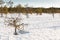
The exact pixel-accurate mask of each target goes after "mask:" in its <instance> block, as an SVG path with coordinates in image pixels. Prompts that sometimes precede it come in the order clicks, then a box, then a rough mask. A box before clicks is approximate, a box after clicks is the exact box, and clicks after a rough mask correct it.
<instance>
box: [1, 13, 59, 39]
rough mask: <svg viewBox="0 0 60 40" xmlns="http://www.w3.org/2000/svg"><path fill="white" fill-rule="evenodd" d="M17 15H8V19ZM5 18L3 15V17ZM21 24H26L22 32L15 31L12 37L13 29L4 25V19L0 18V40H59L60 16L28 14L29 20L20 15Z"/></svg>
mask: <svg viewBox="0 0 60 40" xmlns="http://www.w3.org/2000/svg"><path fill="white" fill-rule="evenodd" d="M17 15H18V14H12V15H11V14H8V17H11V16H12V17H17ZM4 16H5V15H4ZM20 17H21V18H22V19H23V20H22V23H26V24H28V26H25V27H24V30H20V31H17V32H18V34H19V35H14V34H13V33H14V27H10V26H9V27H7V26H5V25H4V23H3V22H4V19H5V18H0V40H60V14H59V13H57V14H55V17H54V18H53V16H52V14H45V13H43V14H42V15H36V14H32V15H31V14H29V18H26V16H25V15H23V14H20Z"/></svg>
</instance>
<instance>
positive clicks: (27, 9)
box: [25, 4, 29, 18]
mask: <svg viewBox="0 0 60 40" xmlns="http://www.w3.org/2000/svg"><path fill="white" fill-rule="evenodd" d="M27 6H28V4H26V5H25V7H26V17H27V18H29V15H28V13H29V12H28V11H29V8H28V7H27Z"/></svg>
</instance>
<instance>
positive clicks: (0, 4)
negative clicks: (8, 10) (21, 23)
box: [0, 0, 5, 17]
mask: <svg viewBox="0 0 60 40" xmlns="http://www.w3.org/2000/svg"><path fill="white" fill-rule="evenodd" d="M4 3H5V2H4V1H3V0H0V7H1V9H0V10H1V12H0V14H1V17H3V13H2V12H3V8H2V5H3V4H4Z"/></svg>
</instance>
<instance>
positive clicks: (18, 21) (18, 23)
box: [5, 17, 27, 35]
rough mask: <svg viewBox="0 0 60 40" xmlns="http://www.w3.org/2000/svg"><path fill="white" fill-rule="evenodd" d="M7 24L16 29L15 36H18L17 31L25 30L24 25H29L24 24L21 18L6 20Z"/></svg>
mask: <svg viewBox="0 0 60 40" xmlns="http://www.w3.org/2000/svg"><path fill="white" fill-rule="evenodd" d="M5 24H6V25H8V26H12V27H14V28H15V30H14V31H15V32H14V35H18V33H17V29H18V30H24V25H27V24H24V23H22V22H21V18H18V17H17V18H7V20H5Z"/></svg>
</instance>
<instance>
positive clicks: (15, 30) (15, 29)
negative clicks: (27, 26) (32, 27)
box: [14, 27, 18, 35]
mask: <svg viewBox="0 0 60 40" xmlns="http://www.w3.org/2000/svg"><path fill="white" fill-rule="evenodd" d="M14 35H18V34H17V30H16V27H15V33H14Z"/></svg>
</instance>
